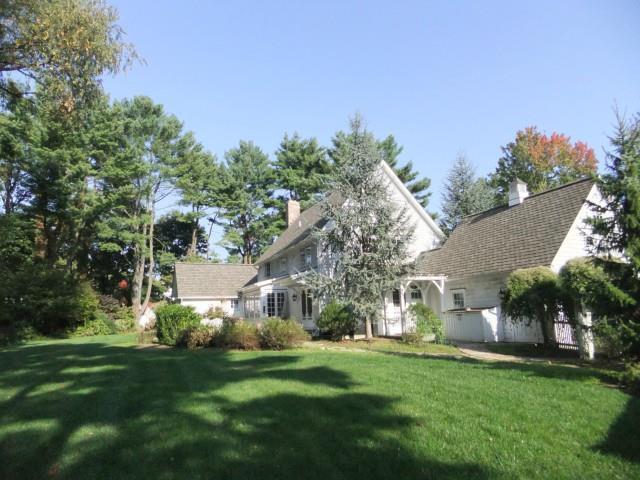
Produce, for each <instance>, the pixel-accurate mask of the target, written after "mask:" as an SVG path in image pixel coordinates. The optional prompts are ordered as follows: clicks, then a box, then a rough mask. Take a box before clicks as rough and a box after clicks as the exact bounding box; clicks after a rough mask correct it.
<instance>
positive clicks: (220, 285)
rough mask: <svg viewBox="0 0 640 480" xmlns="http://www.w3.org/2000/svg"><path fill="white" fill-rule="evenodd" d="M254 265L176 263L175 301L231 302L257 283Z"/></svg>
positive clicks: (173, 293) (174, 273)
mask: <svg viewBox="0 0 640 480" xmlns="http://www.w3.org/2000/svg"><path fill="white" fill-rule="evenodd" d="M257 272H258V270H257V268H256V267H255V266H254V265H241V264H232V263H176V264H175V269H174V272H173V275H174V283H173V292H172V296H173V297H174V298H220V297H223V298H229V297H235V296H237V295H238V290H240V289H241V288H242V287H244V286H245V285H246V284H248V283H250V282H253V281H255V277H256V274H257Z"/></svg>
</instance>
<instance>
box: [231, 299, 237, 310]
mask: <svg viewBox="0 0 640 480" xmlns="http://www.w3.org/2000/svg"><path fill="white" fill-rule="evenodd" d="M237 308H238V299H237V298H232V299H231V309H232V310H236V309H237Z"/></svg>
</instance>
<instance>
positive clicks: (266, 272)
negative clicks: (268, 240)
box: [264, 263, 271, 277]
mask: <svg viewBox="0 0 640 480" xmlns="http://www.w3.org/2000/svg"><path fill="white" fill-rule="evenodd" d="M264 275H265V277H270V276H271V263H267V264H266V265H265V266H264Z"/></svg>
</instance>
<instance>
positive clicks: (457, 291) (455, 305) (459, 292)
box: [451, 288, 467, 309]
mask: <svg viewBox="0 0 640 480" xmlns="http://www.w3.org/2000/svg"><path fill="white" fill-rule="evenodd" d="M457 295H462V304H460V302H459V301H456V296H457ZM466 297H467V296H466V292H465V289H464V288H456V289H455V290H451V301H452V302H453V308H454V309H459V308H465V307H466V306H467V298H466Z"/></svg>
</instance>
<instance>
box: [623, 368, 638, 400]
mask: <svg viewBox="0 0 640 480" xmlns="http://www.w3.org/2000/svg"><path fill="white" fill-rule="evenodd" d="M620 382H621V383H622V384H623V385H625V386H626V387H628V388H629V390H630V391H631V392H633V393H635V394H640V362H635V363H627V364H626V365H625V367H624V371H623V372H622V373H621V374H620Z"/></svg>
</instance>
